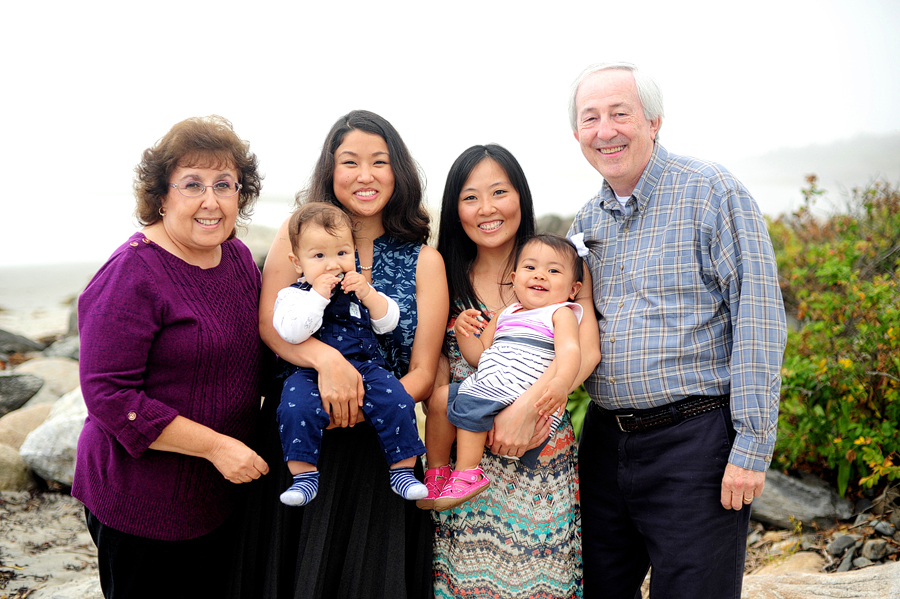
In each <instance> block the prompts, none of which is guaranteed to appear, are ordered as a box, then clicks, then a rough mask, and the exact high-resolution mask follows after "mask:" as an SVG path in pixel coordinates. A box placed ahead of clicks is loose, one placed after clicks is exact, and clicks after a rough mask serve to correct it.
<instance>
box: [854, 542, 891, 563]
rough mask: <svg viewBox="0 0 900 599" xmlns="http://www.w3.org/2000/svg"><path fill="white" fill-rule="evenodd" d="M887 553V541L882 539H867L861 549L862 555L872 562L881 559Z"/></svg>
mask: <svg viewBox="0 0 900 599" xmlns="http://www.w3.org/2000/svg"><path fill="white" fill-rule="evenodd" d="M886 553H887V541H885V540H884V539H869V540H868V541H866V542H865V544H864V545H863V547H862V552H861V553H860V555H862V556H863V557H865V558H868V559H870V560H872V561H878V560H880V559H882V558H883V557H884V556H885V554H886Z"/></svg>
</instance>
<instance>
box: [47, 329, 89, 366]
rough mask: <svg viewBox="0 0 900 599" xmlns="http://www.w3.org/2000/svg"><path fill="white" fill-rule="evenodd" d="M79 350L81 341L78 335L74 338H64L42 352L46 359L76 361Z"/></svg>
mask: <svg viewBox="0 0 900 599" xmlns="http://www.w3.org/2000/svg"><path fill="white" fill-rule="evenodd" d="M80 350H81V340H80V339H79V338H78V335H75V336H74V337H65V338H63V339H60V340H59V341H57V342H56V343H54V344H52V345H51V346H50V347H48V348H47V349H45V350H44V356H45V357H47V358H69V359H70V360H76V361H77V360H78V355H79V351H80Z"/></svg>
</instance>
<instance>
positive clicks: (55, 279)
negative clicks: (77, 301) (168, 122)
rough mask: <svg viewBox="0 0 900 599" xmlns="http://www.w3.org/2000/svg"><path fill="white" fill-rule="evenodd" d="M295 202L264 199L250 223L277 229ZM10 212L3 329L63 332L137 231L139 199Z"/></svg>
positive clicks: (4, 250) (5, 233)
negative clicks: (102, 270)
mask: <svg viewBox="0 0 900 599" xmlns="http://www.w3.org/2000/svg"><path fill="white" fill-rule="evenodd" d="M292 202H293V198H290V197H275V198H266V197H261V198H260V200H259V201H258V202H257V204H256V209H255V211H254V213H253V216H252V220H251V224H255V225H263V226H267V227H276V228H277V227H278V226H279V225H281V223H282V222H283V221H284V219H285V218H287V217H288V216H289V215H290V212H291V207H292ZM11 210H12V211H13V212H12V214H11V215H10V216H11V218H10V219H8V220H5V221H4V222H3V223H0V256H4V259H3V261H2V263H0V328H2V329H5V330H7V331H10V332H14V333H17V334H20V335H25V336H27V337H32V338H34V337H39V336H46V335H51V334H59V333H64V332H65V331H66V330H68V326H69V324H68V322H69V312H70V304H71V302H72V300H73V299H74V298H75V297H76V296H77V295H78V294H79V293H81V291H82V289H84V287H85V285H87V283H88V281H90V279H91V277H92V276H93V275H94V273H95V272H96V271H97V269H98V268H99V267H100V266H101V265H102V264H103V263H104V262H105V261H106V258H107V257H108V256H109V255H110V254H111V253H112V252H113V250H115V249H116V248H117V247H119V246H120V245H121V244H122V243H123V242H124V241H125V240H126V239H127V238H128V237H129V236H130V235H131V234H132V233H133V232H134V231H136V230H138V228H139V227H138V226H137V225H136V223H135V222H134V220H133V217H132V214H131V213H132V211H133V210H134V200H133V198H130V197H128V196H127V195H124V194H118V195H110V196H109V197H106V198H104V197H97V198H95V199H94V201H93V203H92V204H91V210H85V211H72V212H68V213H66V214H65V215H64V216H59V215H56V214H51V215H50V216H45V217H41V218H37V217H34V216H33V215H31V214H30V213H27V212H25V207H24V206H22V205H21V204H20V205H17V206H13V207H11ZM10 223H12V225H13V226H9V224H10Z"/></svg>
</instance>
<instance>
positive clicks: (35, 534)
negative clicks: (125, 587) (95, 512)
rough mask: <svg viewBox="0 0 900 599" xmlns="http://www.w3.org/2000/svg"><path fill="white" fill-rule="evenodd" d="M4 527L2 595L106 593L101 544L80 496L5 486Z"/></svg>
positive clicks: (0, 511) (32, 598) (9, 598)
mask: <svg viewBox="0 0 900 599" xmlns="http://www.w3.org/2000/svg"><path fill="white" fill-rule="evenodd" d="M0 531H2V532H0V598H6V599H24V598H25V597H28V598H29V599H41V598H44V599H50V598H62V597H67V598H69V597H70V598H73V599H74V598H76V597H78V598H79V599H95V598H96V599H101V598H102V594H101V593H100V580H99V578H97V548H96V547H94V543H93V541H91V536H90V534H89V533H88V531H87V528H85V525H84V512H83V507H82V505H81V503H80V502H79V501H78V500H77V499H73V498H72V497H70V496H69V495H67V494H65V493H53V492H44V493H34V494H32V493H28V492H13V491H5V492H0Z"/></svg>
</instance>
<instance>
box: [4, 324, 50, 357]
mask: <svg viewBox="0 0 900 599" xmlns="http://www.w3.org/2000/svg"><path fill="white" fill-rule="evenodd" d="M44 347H46V346H45V345H42V344H40V343H38V342H37V341H35V340H33V339H29V338H28V337H23V336H22V335H16V334H15V333H10V332H9V331H6V330H3V329H0V353H3V354H13V353H20V354H24V353H26V352H30V351H41V350H43V349H44Z"/></svg>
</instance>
